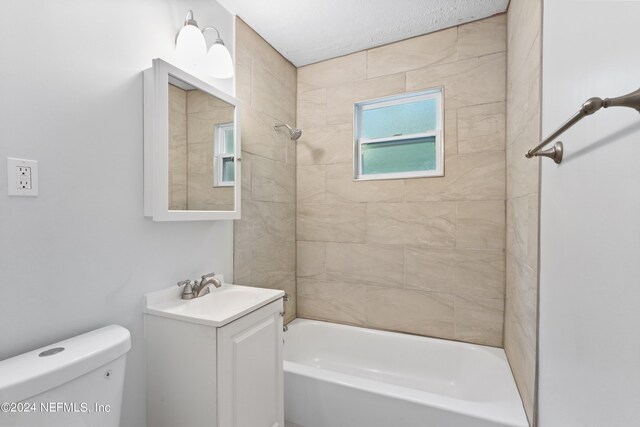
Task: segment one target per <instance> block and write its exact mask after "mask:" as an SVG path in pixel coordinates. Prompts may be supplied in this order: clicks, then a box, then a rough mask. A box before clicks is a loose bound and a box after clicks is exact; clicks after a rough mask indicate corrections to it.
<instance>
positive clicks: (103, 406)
mask: <svg viewBox="0 0 640 427" xmlns="http://www.w3.org/2000/svg"><path fill="white" fill-rule="evenodd" d="M130 348H131V335H130V334H129V331H128V330H127V329H125V328H123V327H122V326H118V325H111V326H106V327H104V328H100V329H96V330H95V331H91V332H88V333H86V334H82V335H78V336H77V337H73V338H70V339H68V340H64V341H60V342H58V343H55V344H51V345H48V346H46V347H42V348H39V349H37V350H34V351H31V352H29V353H25V354H21V355H19V356H16V357H13V358H11V359H7V360H3V361H1V362H0V426H2V427H5V426H25V427H26V426H29V427H80V426H83V427H85V426H86V427H117V426H118V425H119V424H120V410H121V407H122V389H123V384H124V372H125V363H126V355H127V352H128V351H129V349H130Z"/></svg>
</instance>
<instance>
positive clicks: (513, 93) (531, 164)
mask: <svg viewBox="0 0 640 427" xmlns="http://www.w3.org/2000/svg"><path fill="white" fill-rule="evenodd" d="M508 13H509V14H508V18H509V19H508V21H509V25H508V58H509V62H508V66H507V117H508V120H507V248H506V249H507V252H506V254H507V255H506V256H507V258H506V261H507V264H506V266H507V268H506V272H507V276H506V277H507V281H506V304H505V326H504V327H505V330H504V349H505V351H506V353H507V356H508V357H509V363H510V364H511V369H512V370H513V374H514V377H515V380H516V384H517V385H518V389H519V390H520V395H521V396H522V400H523V402H524V406H525V409H526V411H527V416H528V417H529V421H530V422H531V423H532V424H534V423H535V420H534V419H533V418H534V414H535V411H534V405H535V395H536V393H535V387H536V385H535V379H536V335H537V319H536V313H537V295H538V212H539V209H538V195H539V191H538V189H539V179H538V177H539V165H540V162H539V160H537V159H536V160H533V159H526V158H525V157H524V153H526V152H527V150H528V149H529V148H531V147H534V146H536V145H537V144H538V142H539V141H540V139H541V138H540V136H541V135H540V111H541V105H540V84H541V81H540V68H541V55H542V49H541V29H542V2H541V1H540V0H512V1H511V3H510V5H509V12H508Z"/></svg>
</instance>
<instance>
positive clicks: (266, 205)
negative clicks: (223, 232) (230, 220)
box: [234, 19, 296, 321]
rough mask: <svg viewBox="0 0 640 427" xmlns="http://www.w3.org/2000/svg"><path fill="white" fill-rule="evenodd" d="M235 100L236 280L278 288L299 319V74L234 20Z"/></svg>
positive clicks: (290, 312)
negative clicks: (292, 128)
mask: <svg viewBox="0 0 640 427" xmlns="http://www.w3.org/2000/svg"><path fill="white" fill-rule="evenodd" d="M236 96H237V97H238V98H239V99H240V100H241V101H242V112H241V114H242V120H241V132H242V219H241V220H239V221H235V224H234V281H235V283H236V284H239V285H248V286H259V287H267V288H275V289H283V290H285V291H286V292H288V293H289V295H290V301H289V302H288V303H287V304H286V311H287V316H286V319H285V321H289V320H291V319H293V318H294V317H295V314H296V273H295V271H296V241H295V235H296V231H295V227H296V221H295V215H296V206H295V198H296V154H295V153H296V146H295V144H294V143H293V142H292V141H291V140H290V138H289V137H288V136H287V135H288V133H287V132H283V131H279V132H276V131H275V130H274V129H273V125H274V123H275V122H285V123H288V124H290V125H294V124H295V117H296V68H295V67H294V66H293V65H291V64H290V63H289V62H288V61H286V60H285V59H284V58H283V57H282V56H281V55H280V54H279V53H278V52H276V51H275V50H274V49H273V48H272V47H271V46H270V45H269V44H268V43H267V42H265V41H264V40H263V39H262V38H261V37H260V36H259V35H258V34H257V33H255V32H254V31H253V30H252V29H251V28H250V27H249V26H248V25H247V24H245V23H244V22H243V21H242V20H241V19H236Z"/></svg>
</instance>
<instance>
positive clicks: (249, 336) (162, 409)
mask: <svg viewBox="0 0 640 427" xmlns="http://www.w3.org/2000/svg"><path fill="white" fill-rule="evenodd" d="M194 301H195V300H194ZM282 310H283V302H282V298H281V297H280V298H278V299H276V300H274V301H271V302H269V303H267V304H266V305H263V306H262V307H260V308H258V309H256V310H254V311H251V312H249V313H247V314H245V315H243V316H242V317H239V318H237V319H235V320H233V321H231V322H229V323H227V324H224V325H221V326H218V327H215V326H211V325H208V324H202V323H198V322H197V319H196V321H195V322H192V321H185V320H183V319H179V318H176V317H178V316H175V317H174V318H171V317H165V316H163V315H158V314H152V313H150V312H149V311H148V310H147V311H146V313H145V316H144V317H145V340H146V351H147V354H146V358H147V382H146V383H147V426H149V427H176V426H189V427H216V426H217V427H284V397H283V373H282V346H283V341H282V340H283V335H282Z"/></svg>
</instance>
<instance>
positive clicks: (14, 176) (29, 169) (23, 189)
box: [7, 157, 38, 197]
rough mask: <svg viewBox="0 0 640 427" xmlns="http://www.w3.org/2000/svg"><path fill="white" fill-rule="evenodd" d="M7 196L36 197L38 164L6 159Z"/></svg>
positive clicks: (32, 161)
mask: <svg viewBox="0 0 640 427" xmlns="http://www.w3.org/2000/svg"><path fill="white" fill-rule="evenodd" d="M7 178H8V179H7V182H8V194H9V196H23V197H36V196H37V195H38V162H37V161H35V160H26V159H15V158H13V157H7Z"/></svg>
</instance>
